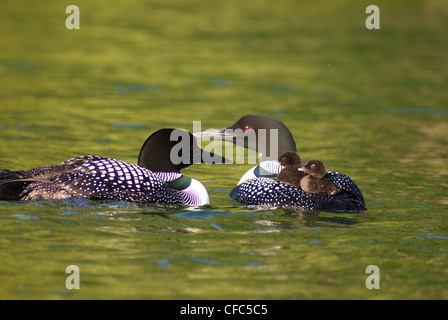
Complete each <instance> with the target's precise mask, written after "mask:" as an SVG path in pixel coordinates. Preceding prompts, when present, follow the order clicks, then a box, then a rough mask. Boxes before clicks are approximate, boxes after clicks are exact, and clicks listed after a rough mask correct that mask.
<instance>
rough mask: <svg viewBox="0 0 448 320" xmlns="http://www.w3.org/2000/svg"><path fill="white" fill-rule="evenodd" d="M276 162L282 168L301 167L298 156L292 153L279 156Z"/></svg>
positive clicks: (288, 152) (287, 152)
mask: <svg viewBox="0 0 448 320" xmlns="http://www.w3.org/2000/svg"><path fill="white" fill-rule="evenodd" d="M278 162H279V163H280V164H281V165H282V166H284V167H301V166H302V161H301V160H300V157H299V155H298V154H297V153H296V152H293V151H286V152H284V153H282V154H281V155H280V157H279V158H278Z"/></svg>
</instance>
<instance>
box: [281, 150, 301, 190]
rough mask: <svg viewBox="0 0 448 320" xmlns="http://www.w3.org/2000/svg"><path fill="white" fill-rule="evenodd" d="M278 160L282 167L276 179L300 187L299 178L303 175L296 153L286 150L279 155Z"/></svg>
mask: <svg viewBox="0 0 448 320" xmlns="http://www.w3.org/2000/svg"><path fill="white" fill-rule="evenodd" d="M278 162H279V163H280V164H281V165H282V166H283V167H284V168H283V169H282V171H280V172H279V174H278V175H277V177H276V179H277V180H279V181H281V182H284V183H288V184H291V185H293V186H295V187H296V188H300V180H302V178H303V177H304V176H305V173H304V172H303V171H302V170H301V169H302V161H301V160H300V157H299V155H298V154H297V153H295V152H293V151H287V152H284V153H282V154H281V155H280V157H279V159H278Z"/></svg>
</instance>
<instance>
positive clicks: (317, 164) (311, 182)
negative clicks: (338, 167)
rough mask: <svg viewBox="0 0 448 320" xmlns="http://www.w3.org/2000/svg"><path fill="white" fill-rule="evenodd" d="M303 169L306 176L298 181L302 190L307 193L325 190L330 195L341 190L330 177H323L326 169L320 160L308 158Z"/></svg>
mask: <svg viewBox="0 0 448 320" xmlns="http://www.w3.org/2000/svg"><path fill="white" fill-rule="evenodd" d="M303 169H304V172H305V174H307V176H305V177H304V178H303V179H302V180H301V181H300V187H301V188H302V190H304V191H306V192H309V193H318V192H326V193H328V194H331V195H333V194H336V193H338V192H339V191H341V189H339V188H338V187H337V186H336V185H335V184H334V183H333V182H332V181H331V180H330V179H328V178H325V177H324V176H325V172H326V170H325V166H324V163H323V162H322V161H321V160H316V159H313V160H309V161H308V162H307V163H306V164H305V165H304V166H303Z"/></svg>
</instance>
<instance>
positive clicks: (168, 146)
mask: <svg viewBox="0 0 448 320" xmlns="http://www.w3.org/2000/svg"><path fill="white" fill-rule="evenodd" d="M225 161H226V159H225V158H223V157H222V156H219V155H216V154H214V153H210V152H207V151H204V150H202V149H201V148H199V146H198V145H197V142H196V138H195V137H194V136H193V135H192V134H191V133H189V132H186V131H184V130H179V129H160V130H158V131H156V132H154V133H153V134H152V135H150V136H149V138H148V139H146V141H145V143H144V144H143V146H142V148H141V150H140V154H139V156H138V165H139V166H140V167H144V168H146V169H149V170H151V171H154V172H179V171H180V170H181V169H183V168H187V167H189V166H190V165H192V164H193V163H208V164H212V163H225Z"/></svg>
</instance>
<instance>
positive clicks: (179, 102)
mask: <svg viewBox="0 0 448 320" xmlns="http://www.w3.org/2000/svg"><path fill="white" fill-rule="evenodd" d="M75 2H76V3H69V2H61V1H38V2H36V1H3V2H2V4H1V5H0V48H1V50H0V168H8V169H15V170H18V169H26V168H31V167H37V166H44V165H52V164H58V163H60V162H62V161H64V160H66V159H69V158H71V157H74V156H79V155H87V154H95V155H102V156H108V157H113V158H116V159H120V160H124V161H128V162H131V163H136V162H137V157H138V152H139V150H140V147H141V145H142V143H143V142H144V141H145V139H146V138H147V136H149V134H151V133H152V132H154V131H155V130H157V129H159V128H162V127H174V128H184V129H187V130H190V131H191V130H192V122H193V121H194V120H201V121H202V127H203V129H207V128H219V127H223V126H226V125H230V124H232V123H233V122H234V121H235V120H236V119H238V118H239V117H240V116H242V115H244V114H248V113H261V114H267V115H271V116H274V117H276V118H278V119H280V120H281V121H283V122H284V123H285V124H286V125H287V126H288V127H289V128H290V130H291V131H292V133H293V135H294V137H295V139H296V143H297V147H298V152H299V154H300V156H301V157H302V159H304V160H307V159H311V158H319V159H322V160H323V161H324V162H325V164H326V166H327V169H328V170H331V171H339V172H343V173H345V174H348V175H349V176H350V177H351V178H352V179H353V180H355V182H356V183H357V184H358V186H359V187H360V188H361V190H362V191H363V193H364V196H365V198H366V203H367V207H368V210H367V211H365V212H362V213H354V214H353V213H346V214H335V213H326V212H293V211H285V210H271V211H269V210H256V209H252V208H245V207H243V206H241V205H239V204H238V203H236V202H234V201H233V200H231V199H230V198H229V196H228V194H229V192H230V190H231V189H232V188H233V186H234V185H235V184H236V183H237V181H238V179H239V178H240V176H241V175H242V174H243V173H244V172H245V171H246V170H247V169H249V168H250V167H251V165H214V166H209V165H194V166H192V167H190V168H188V169H187V170H185V171H184V174H186V175H188V176H191V177H194V178H196V179H199V180H200V181H202V182H203V183H204V185H205V186H206V187H207V189H208V190H209V193H210V200H211V204H210V205H208V206H204V207H202V208H200V209H198V210H187V209H186V208H182V207H172V208H164V207H152V206H137V205H132V204H125V203H95V202H88V201H84V200H67V201H35V202H0V261H1V263H0V298H1V299H35V298H40V299H112V298H116V299H447V298H448V252H447V248H448V246H447V244H448V225H447V222H448V221H447V220H448V218H447V213H448V210H447V206H448V193H447V191H448V182H447V181H448V179H447V178H448V165H447V164H448V163H447V162H448V161H447V157H448V122H447V120H448V107H447V101H448V93H447V88H448V86H447V85H448V80H447V79H448V63H447V52H448V38H447V36H446V30H447V27H448V23H447V21H448V5H447V4H446V1H443V0H440V1H437V0H428V1H424V0H420V1H417V0H416V1H409V0H408V1H393V3H389V2H387V3H386V2H378V1H376V2H377V3H374V2H375V1H354V0H353V1H344V2H341V1H328V0H327V1H312V2H308V1H307V2H306V3H302V2H300V1H295V0H281V1H268V0H257V1H236V0H222V1H184V0H176V1H162V0H160V1H132V2H129V1H114V2H113V4H112V3H111V2H110V1H94V3H92V1H81V0H80V1H75ZM69 4H76V5H78V6H79V8H80V18H81V20H80V29H79V30H67V29H66V27H65V20H66V18H67V17H68V14H66V13H65V8H66V7H67V6H68V5H69ZM370 4H377V5H378V6H379V8H380V10H381V15H380V17H381V29H380V30H367V29H366V27H365V19H366V17H367V15H366V14H365V9H366V7H367V6H368V5H370ZM69 265H77V266H78V267H79V270H80V289H78V290H77V289H72V290H69V289H67V288H66V286H65V281H66V279H67V277H68V274H66V273H65V270H66V267H67V266H69ZM369 265H377V266H378V267H379V270H380V278H379V279H380V289H371V290H369V289H367V288H366V285H365V282H366V279H367V277H368V276H369V275H370V274H366V272H365V270H366V267H367V266H369Z"/></svg>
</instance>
